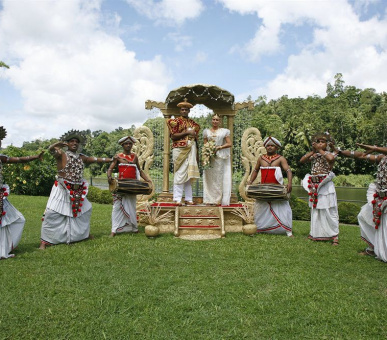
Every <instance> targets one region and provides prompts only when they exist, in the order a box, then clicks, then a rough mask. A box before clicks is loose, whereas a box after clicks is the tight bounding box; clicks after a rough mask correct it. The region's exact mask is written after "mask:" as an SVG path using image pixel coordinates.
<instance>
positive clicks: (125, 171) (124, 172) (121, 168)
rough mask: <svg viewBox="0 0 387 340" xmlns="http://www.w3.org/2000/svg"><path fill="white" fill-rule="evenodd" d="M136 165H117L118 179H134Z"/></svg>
mask: <svg viewBox="0 0 387 340" xmlns="http://www.w3.org/2000/svg"><path fill="white" fill-rule="evenodd" d="M136 168H137V166H136V164H125V163H120V164H118V179H124V178H132V179H136V178H137V176H136Z"/></svg>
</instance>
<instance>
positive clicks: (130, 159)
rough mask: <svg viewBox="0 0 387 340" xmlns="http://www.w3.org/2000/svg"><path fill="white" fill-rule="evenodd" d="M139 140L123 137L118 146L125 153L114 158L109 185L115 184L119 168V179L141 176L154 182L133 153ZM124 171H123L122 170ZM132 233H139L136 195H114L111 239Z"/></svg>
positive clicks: (108, 173)
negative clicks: (116, 172)
mask: <svg viewBox="0 0 387 340" xmlns="http://www.w3.org/2000/svg"><path fill="white" fill-rule="evenodd" d="M136 142H137V140H136V139H135V138H134V137H131V136H125V137H122V138H121V139H120V140H119V141H118V144H120V145H121V146H122V148H123V152H121V153H118V154H117V155H115V156H114V158H113V162H112V163H111V164H110V166H109V169H108V171H107V177H108V181H109V184H112V183H113V178H112V172H113V170H114V169H115V168H116V167H117V166H118V168H119V174H120V177H119V178H133V179H140V176H141V177H142V178H143V179H144V180H145V181H146V182H148V183H150V184H151V183H152V181H151V180H150V179H149V178H148V176H147V175H146V174H145V172H144V171H143V170H141V169H140V165H139V163H138V158H137V155H136V154H134V153H132V152H131V151H132V147H133V144H134V143H136ZM120 169H121V170H122V171H121V170H120ZM124 232H132V233H138V228H137V214H136V195H128V194H118V193H117V194H113V211H112V232H111V234H110V236H111V237H114V236H115V235H116V234H118V233H124Z"/></svg>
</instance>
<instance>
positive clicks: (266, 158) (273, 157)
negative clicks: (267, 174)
mask: <svg viewBox="0 0 387 340" xmlns="http://www.w3.org/2000/svg"><path fill="white" fill-rule="evenodd" d="M280 157H281V155H279V154H278V153H276V154H275V155H271V156H268V155H262V159H263V160H264V161H265V162H266V163H269V165H270V164H271V163H273V162H274V161H275V160H276V159H278V158H280Z"/></svg>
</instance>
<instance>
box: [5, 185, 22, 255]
mask: <svg viewBox="0 0 387 340" xmlns="http://www.w3.org/2000/svg"><path fill="white" fill-rule="evenodd" d="M2 188H5V192H7V193H8V194H9V187H8V185H3V186H2V187H1V189H2ZM3 211H4V212H5V215H4V216H1V224H0V258H8V257H10V255H9V253H10V252H11V251H12V250H13V249H15V248H16V247H17V245H18V244H19V242H20V239H21V236H22V233H23V228H24V224H25V222H26V220H25V219H24V217H23V215H22V214H21V212H20V211H18V210H17V209H16V208H15V207H14V206H13V205H12V204H11V203H10V202H9V201H8V199H7V197H4V198H3Z"/></svg>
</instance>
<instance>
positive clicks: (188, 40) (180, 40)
mask: <svg viewBox="0 0 387 340" xmlns="http://www.w3.org/2000/svg"><path fill="white" fill-rule="evenodd" d="M165 39H166V40H171V41H172V42H173V43H174V44H175V51H176V52H184V51H186V50H187V48H188V47H191V45H192V37H190V36H188V35H182V34H180V33H177V32H171V33H168V34H167V35H166V37H165Z"/></svg>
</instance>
